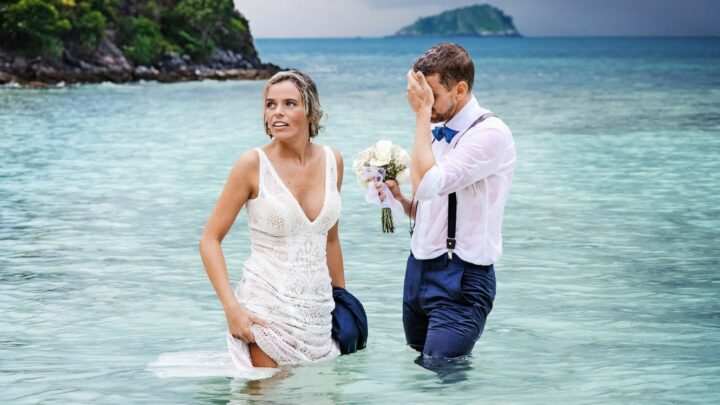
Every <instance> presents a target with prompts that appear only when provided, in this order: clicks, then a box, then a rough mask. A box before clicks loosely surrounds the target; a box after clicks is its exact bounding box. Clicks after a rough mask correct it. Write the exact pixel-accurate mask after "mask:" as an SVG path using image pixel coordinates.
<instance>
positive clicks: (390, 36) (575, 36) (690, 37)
mask: <svg viewBox="0 0 720 405" xmlns="http://www.w3.org/2000/svg"><path fill="white" fill-rule="evenodd" d="M396 38H400V39H422V38H482V39H543V38H569V39H573V38H574V39H584V38H587V39H592V38H599V39H600V38H612V39H622V38H628V39H642V38H647V39H652V38H658V39H660V38H672V39H676V38H686V39H712V38H720V34H717V35H522V34H521V35H520V36H514V37H513V36H507V37H506V36H486V37H483V36H479V35H478V36H475V35H418V36H407V35H394V34H392V35H380V36H369V35H368V36H365V35H345V36H322V37H312V36H308V37H255V36H254V37H253V40H258V39H262V40H265V39H283V40H288V39H396Z"/></svg>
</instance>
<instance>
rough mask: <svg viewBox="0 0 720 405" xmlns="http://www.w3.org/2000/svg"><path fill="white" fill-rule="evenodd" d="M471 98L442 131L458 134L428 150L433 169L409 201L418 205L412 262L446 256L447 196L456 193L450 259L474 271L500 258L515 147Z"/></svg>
mask: <svg viewBox="0 0 720 405" xmlns="http://www.w3.org/2000/svg"><path fill="white" fill-rule="evenodd" d="M488 112H489V111H488V110H486V109H484V108H482V107H480V105H479V104H478V102H477V99H475V96H473V97H472V99H471V100H470V101H469V102H468V103H467V104H466V105H465V106H464V107H463V108H462V110H460V112H459V113H458V114H457V115H455V117H453V118H452V119H451V120H450V121H448V122H447V123H446V126H447V127H449V128H452V129H454V130H457V131H459V132H458V133H457V134H456V135H455V137H453V138H452V140H451V141H450V143H447V141H445V139H441V140H440V141H435V142H433V144H432V149H433V153H434V154H435V160H436V163H435V165H434V166H433V167H432V168H431V169H430V170H429V171H428V172H427V173H425V176H424V177H423V178H422V180H421V182H420V185H419V186H418V189H417V192H416V194H415V196H414V198H415V200H416V201H417V202H418V206H417V213H416V222H415V229H414V231H413V235H412V241H411V250H412V253H413V255H414V256H415V258H416V259H420V260H427V259H433V258H436V257H438V256H441V255H442V254H444V253H446V252H447V251H448V250H447V232H448V231H447V222H448V194H450V193H452V192H455V193H457V221H456V222H457V225H456V231H455V239H456V240H457V242H456V246H455V250H454V254H456V255H458V256H459V257H460V258H461V259H463V260H465V261H466V262H470V263H473V264H478V265H490V264H494V263H496V262H497V261H498V260H499V259H500V256H501V255H502V221H503V211H504V210H505V203H506V202H507V198H508V193H509V192H510V184H511V183H512V178H513V173H514V172H515V141H514V140H513V137H512V133H511V132H510V128H508V126H507V125H505V123H504V122H502V120H500V119H499V118H496V117H490V118H487V119H485V120H484V121H483V122H481V123H479V124H477V125H476V126H474V127H472V128H470V129H469V130H468V128H469V127H470V125H472V123H473V122H475V120H477V119H478V118H479V117H480V116H481V115H483V114H485V113H488Z"/></svg>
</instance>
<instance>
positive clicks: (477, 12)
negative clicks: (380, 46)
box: [395, 4, 521, 37]
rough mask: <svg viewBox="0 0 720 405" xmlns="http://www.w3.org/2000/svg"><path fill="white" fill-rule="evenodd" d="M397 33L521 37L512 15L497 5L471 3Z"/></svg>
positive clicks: (405, 34)
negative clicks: (472, 4)
mask: <svg viewBox="0 0 720 405" xmlns="http://www.w3.org/2000/svg"><path fill="white" fill-rule="evenodd" d="M395 35H396V36H454V35H457V36H479V37H519V36H521V35H520V33H519V32H518V30H517V28H515V25H513V19H512V17H510V16H508V15H506V14H505V13H503V11H502V10H500V9H499V8H497V7H493V6H490V5H487V4H483V5H474V6H469V7H463V8H458V9H454V10H449V11H445V12H443V13H440V14H438V15H435V16H430V17H423V18H420V19H418V20H417V21H416V22H415V23H414V24H412V25H409V26H407V27H405V28H403V29H401V30H400V31H398V32H397V33H396V34H395Z"/></svg>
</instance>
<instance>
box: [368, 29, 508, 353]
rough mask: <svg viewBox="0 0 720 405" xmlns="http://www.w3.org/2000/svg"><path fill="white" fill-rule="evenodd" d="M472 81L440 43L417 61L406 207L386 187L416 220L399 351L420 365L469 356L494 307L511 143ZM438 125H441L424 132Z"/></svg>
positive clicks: (471, 73)
mask: <svg viewBox="0 0 720 405" xmlns="http://www.w3.org/2000/svg"><path fill="white" fill-rule="evenodd" d="M474 77H475V69H474V66H473V62H472V59H471V58H470V55H469V54H468V53H467V51H465V49H463V48H462V47H460V46H459V45H456V44H452V43H441V44H438V45H436V46H434V47H432V48H430V49H429V50H428V51H427V52H425V54H423V55H422V56H421V57H420V58H419V59H418V60H417V61H416V62H415V65H414V66H413V69H412V70H411V71H410V72H408V87H407V99H408V102H409V103H410V106H411V107H412V109H413V111H414V112H415V116H416V126H415V138H414V144H413V150H412V163H411V172H412V184H413V190H414V199H413V200H410V199H408V198H407V197H406V196H404V195H403V194H402V193H401V191H400V188H399V187H398V185H397V183H396V182H394V181H388V182H387V185H388V187H389V189H390V191H391V192H392V193H393V195H394V197H395V198H397V199H398V200H400V202H401V203H402V204H403V207H404V208H405V212H406V214H408V215H409V216H410V217H411V218H414V219H415V225H414V226H413V229H412V230H411V235H412V240H411V254H410V257H409V258H408V261H407V269H406V273H405V287H404V293H403V325H404V327H405V337H406V339H407V343H408V344H409V345H410V346H411V347H412V348H414V349H416V350H418V351H420V352H422V353H423V355H424V357H432V358H455V357H460V356H465V355H468V354H470V352H471V350H472V348H473V346H474V345H475V342H476V341H477V339H478V338H479V337H480V335H481V334H482V331H483V329H484V327H485V320H486V318H487V316H488V314H489V313H490V310H491V309H492V306H493V300H494V299H495V272H494V268H493V265H494V264H495V263H496V262H497V261H498V259H500V255H501V253H502V237H501V228H502V219H503V211H504V208H505V203H506V201H507V197H508V192H509V190H510V184H511V182H512V178H513V173H514V170H515V143H514V141H513V137H512V134H511V132H510V129H509V128H508V127H507V125H505V123H503V122H502V121H501V120H500V119H499V118H497V117H495V116H494V115H492V113H490V112H489V111H488V110H486V109H484V108H482V107H480V105H479V104H478V102H477V100H476V99H475V97H474V96H473V95H472V93H471V90H472V87H473V82H474ZM436 123H443V124H442V125H438V126H436V127H435V128H433V129H432V131H431V124H436ZM381 188H382V185H379V190H380V189H381ZM380 197H381V198H384V197H385V196H384V194H383V193H381V195H380ZM453 207H455V208H453ZM453 225H454V226H453ZM453 228H454V229H453Z"/></svg>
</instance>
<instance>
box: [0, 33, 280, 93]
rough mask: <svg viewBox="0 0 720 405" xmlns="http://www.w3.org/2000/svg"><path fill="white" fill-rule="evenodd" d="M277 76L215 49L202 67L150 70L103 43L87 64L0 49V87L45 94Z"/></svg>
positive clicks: (273, 68) (169, 61)
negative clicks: (84, 87) (86, 86)
mask: <svg viewBox="0 0 720 405" xmlns="http://www.w3.org/2000/svg"><path fill="white" fill-rule="evenodd" d="M88 59H89V60H88ZM279 70H280V67H279V66H277V65H274V64H272V63H261V62H260V59H258V58H257V57H255V56H250V57H249V56H247V55H243V54H241V53H236V52H233V51H229V50H222V49H218V50H216V51H215V52H214V54H213V55H212V56H211V57H210V58H209V59H208V61H206V62H205V63H202V64H198V63H195V62H193V61H192V60H191V58H190V57H189V56H188V55H179V54H176V53H171V54H168V55H164V56H163V57H162V58H161V59H160V60H159V61H158V62H157V63H155V64H154V65H153V66H143V65H133V64H132V63H131V62H129V61H128V60H127V59H126V58H125V56H124V55H123V53H122V52H121V51H120V50H119V49H118V48H117V46H115V44H114V43H113V42H112V41H111V40H110V39H108V38H106V39H104V40H103V41H102V42H101V43H100V44H99V46H98V50H97V52H96V53H94V55H93V57H92V58H87V59H82V58H78V57H74V56H73V55H71V54H70V53H69V52H68V51H63V53H62V55H61V56H59V57H57V58H51V59H48V58H42V57H37V58H26V57H22V56H19V55H15V54H13V53H11V52H9V51H7V50H4V49H2V48H0V86H3V85H4V86H5V87H27V88H48V87H59V86H65V85H72V84H82V83H102V82H114V83H128V82H136V81H141V80H144V81H157V82H163V83H170V82H181V81H192V80H204V79H211V80H262V79H267V78H269V77H270V76H272V75H273V74H274V73H276V72H277V71H279Z"/></svg>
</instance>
